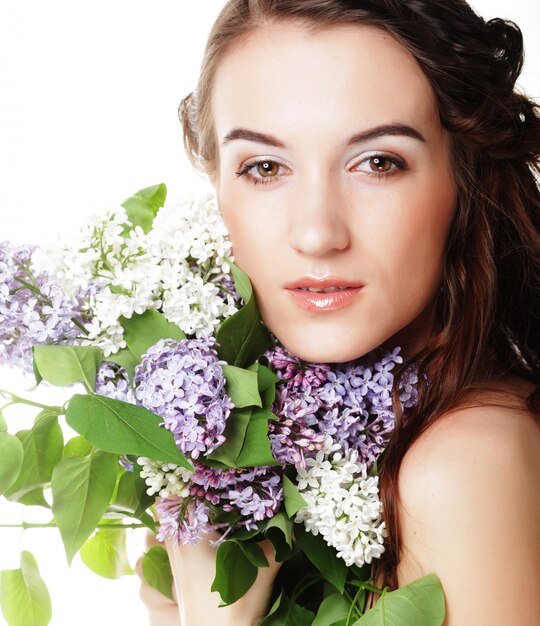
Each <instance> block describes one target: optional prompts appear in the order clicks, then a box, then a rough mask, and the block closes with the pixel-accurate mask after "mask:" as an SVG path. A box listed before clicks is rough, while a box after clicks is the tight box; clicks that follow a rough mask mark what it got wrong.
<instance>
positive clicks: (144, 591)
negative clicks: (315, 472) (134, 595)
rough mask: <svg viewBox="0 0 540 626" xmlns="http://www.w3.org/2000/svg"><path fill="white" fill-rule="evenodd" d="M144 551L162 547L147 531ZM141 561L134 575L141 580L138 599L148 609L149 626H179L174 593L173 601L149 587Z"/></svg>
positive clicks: (138, 562) (136, 566)
mask: <svg viewBox="0 0 540 626" xmlns="http://www.w3.org/2000/svg"><path fill="white" fill-rule="evenodd" d="M145 543H146V549H147V550H150V548H153V547H154V546H161V547H164V546H163V544H162V543H160V542H159V541H157V539H156V536H155V535H154V533H152V532H150V531H148V533H147V534H146V541H145ZM142 559H143V557H142V556H141V558H140V559H139V560H138V561H137V564H136V565H135V573H136V574H137V576H138V577H139V578H140V579H141V588H140V591H139V597H140V598H141V600H142V602H143V604H144V605H145V606H146V608H147V609H148V615H149V624H150V626H181V623H180V613H179V610H178V603H177V602H176V593H175V590H174V589H173V596H174V598H175V600H174V601H172V600H169V598H166V597H165V596H164V595H163V594H162V593H161V592H159V591H158V590H157V589H154V588H153V587H150V585H149V584H148V583H147V582H146V581H145V580H144V576H143V571H142Z"/></svg>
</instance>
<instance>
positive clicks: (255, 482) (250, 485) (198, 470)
mask: <svg viewBox="0 0 540 626" xmlns="http://www.w3.org/2000/svg"><path fill="white" fill-rule="evenodd" d="M282 473H283V469H282V468H281V467H250V468H247V469H221V468H211V467H206V466H204V465H202V464H201V463H197V464H196V466H195V472H194V474H193V475H192V476H191V489H190V491H191V494H192V495H193V496H196V497H197V498H199V499H201V500H205V501H207V502H210V503H211V504H212V505H214V506H217V507H220V508H221V509H223V510H224V511H229V512H230V511H237V512H239V513H240V514H241V515H242V516H243V517H242V518H241V519H240V520H239V521H238V522H237V523H236V525H238V526H241V527H244V528H246V529H247V530H252V529H255V528H257V526H258V523H259V522H261V521H263V520H265V519H269V518H271V517H273V516H274V515H275V514H276V513H277V511H278V510H279V507H280V505H281V503H282V501H283V489H282V486H281V475H282Z"/></svg>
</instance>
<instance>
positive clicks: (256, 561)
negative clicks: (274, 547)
mask: <svg viewBox="0 0 540 626" xmlns="http://www.w3.org/2000/svg"><path fill="white" fill-rule="evenodd" d="M239 543H240V548H241V550H242V552H243V553H244V554H245V555H246V558H247V559H248V561H249V562H250V563H252V564H253V565H255V567H268V559H267V558H266V557H265V556H264V552H263V549H262V548H261V546H259V545H257V544H256V543H245V542H243V541H242V542H239Z"/></svg>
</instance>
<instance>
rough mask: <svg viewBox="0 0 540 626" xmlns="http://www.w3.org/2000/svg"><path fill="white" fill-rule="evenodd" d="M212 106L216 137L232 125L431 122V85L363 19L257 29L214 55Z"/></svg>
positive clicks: (398, 47) (336, 127) (286, 129)
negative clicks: (311, 28)
mask: <svg viewBox="0 0 540 626" xmlns="http://www.w3.org/2000/svg"><path fill="white" fill-rule="evenodd" d="M212 110H213V115H214V122H215V126H216V132H217V134H218V137H222V136H223V134H224V133H226V132H227V130H228V129H229V128H230V126H232V125H237V124H242V125H251V126H253V127H254V129H258V130H264V129H267V130H268V129H269V128H270V127H271V128H272V129H274V130H275V131H276V132H282V133H292V134H294V133H295V132H302V131H303V130H308V129H311V132H313V130H314V129H317V130H320V131H321V132H322V131H323V130H324V129H325V128H330V127H331V128H332V130H333V131H334V132H335V131H338V132H340V129H341V127H342V126H343V132H344V133H346V132H349V131H350V125H351V124H355V125H358V129H359V130H360V129H361V128H362V126H368V125H369V126H371V125H372V124H379V123H387V122H389V121H392V122H397V121H399V122H407V123H416V124H417V125H419V126H422V127H423V129H424V130H426V131H427V130H428V129H429V127H431V128H432V130H436V129H437V128H439V117H438V109H437V105H436V100H435V95H434V92H433V90H432V88H431V85H430V83H429V81H428V80H427V78H426V76H425V75H424V73H423V72H422V70H421V68H420V66H419V65H418V63H417V62H416V60H415V59H414V57H413V56H412V54H411V53H410V52H409V51H408V50H407V49H406V48H405V47H404V46H403V45H402V44H400V43H399V42H398V41H397V40H396V39H395V38H394V37H393V36H392V35H391V34H389V33H387V32H386V31H384V30H382V29H380V28H376V27H373V26H367V25H337V26H331V27H329V28H325V29H323V30H321V31H319V32H317V33H309V32H308V31H307V30H306V29H305V26H303V25H302V24H301V23H299V22H296V21H284V22H278V23H272V24H269V25H265V26H264V27H260V28H257V29H256V30H254V31H253V32H252V33H251V34H250V36H249V37H248V38H247V39H246V40H244V41H242V42H239V43H237V44H236V45H234V46H232V47H231V49H229V50H228V51H227V53H226V54H225V55H224V57H223V58H222V59H221V60H220V62H219V64H218V67H217V70H216V75H215V79H214V85H213V92H212ZM345 127H346V129H345Z"/></svg>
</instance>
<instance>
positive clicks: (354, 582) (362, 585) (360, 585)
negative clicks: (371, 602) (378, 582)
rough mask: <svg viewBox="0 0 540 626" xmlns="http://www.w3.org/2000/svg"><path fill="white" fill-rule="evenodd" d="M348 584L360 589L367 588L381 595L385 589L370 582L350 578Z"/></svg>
mask: <svg viewBox="0 0 540 626" xmlns="http://www.w3.org/2000/svg"><path fill="white" fill-rule="evenodd" d="M347 584H348V585H352V586H353V587H358V588H359V589H360V591H361V590H362V589H367V590H368V591H373V592H375V593H378V594H379V595H381V594H382V592H383V591H384V590H383V589H379V588H378V587H374V586H373V585H370V584H369V583H361V582H359V581H357V580H348V581H347Z"/></svg>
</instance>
